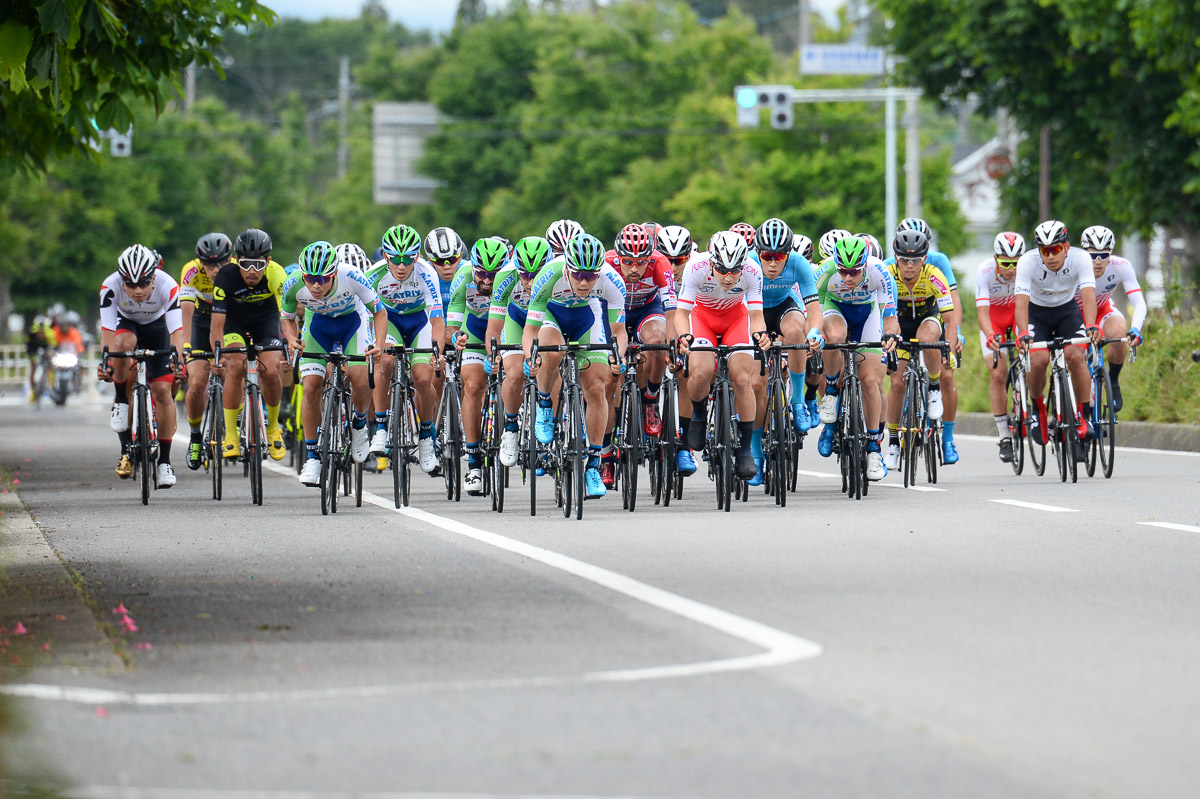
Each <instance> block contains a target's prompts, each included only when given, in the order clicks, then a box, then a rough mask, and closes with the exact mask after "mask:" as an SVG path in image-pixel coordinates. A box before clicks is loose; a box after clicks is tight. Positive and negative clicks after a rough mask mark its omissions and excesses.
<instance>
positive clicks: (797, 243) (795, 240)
mask: <svg viewBox="0 0 1200 799" xmlns="http://www.w3.org/2000/svg"><path fill="white" fill-rule="evenodd" d="M792 250H793V251H795V252H798V253H800V254H801V255H803V256H804V257H805V258H807V259H808V260H810V261H811V260H812V259H813V243H812V239H810V238H809V237H808V236H805V235H804V234H803V233H793V234H792Z"/></svg>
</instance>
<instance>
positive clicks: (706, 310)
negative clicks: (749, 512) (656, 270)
mask: <svg viewBox="0 0 1200 799" xmlns="http://www.w3.org/2000/svg"><path fill="white" fill-rule="evenodd" d="M748 251H749V248H748V247H747V246H746V240H745V239H744V238H742V237H741V236H740V235H738V234H737V233H735V232H733V231H731V230H724V231H721V232H719V233H717V234H715V235H714V236H713V237H712V240H710V241H709V243H708V252H707V257H702V258H700V259H699V260H697V261H696V262H695V263H693V264H692V265H691V266H689V267H688V268H687V272H686V273H685V274H684V276H683V288H682V290H681V291H680V293H679V304H678V307H677V309H676V313H675V335H676V338H677V339H678V341H679V349H680V352H682V353H687V352H688V350H689V348H690V347H691V346H693V345H695V346H716V345H719V344H724V345H726V346H731V347H732V346H738V345H744V344H750V343H751V340H754V341H757V342H758V346H759V347H762V348H766V347H767V346H769V345H770V339H769V338H768V337H767V335H766V323H765V321H764V320H763V310H762V302H763V299H762V285H763V278H762V271H761V270H760V269H759V266H758V264H757V263H755V262H754V261H753V260H752V259H750V258H747V257H746V256H747V253H748ZM716 365H717V360H716V358H715V357H712V358H708V357H703V358H696V359H695V360H692V362H691V368H690V371H691V374H690V375H689V377H688V391H689V392H690V393H691V398H692V421H691V425H690V428H689V430H688V445H689V446H690V447H691V448H692V449H699V450H703V449H704V442H705V439H706V437H707V427H708V393H709V391H710V389H711V388H712V382H713V378H714V377H715V376H716ZM753 370H754V358H753V357H751V355H750V353H749V352H748V351H746V350H740V351H738V352H734V353H731V354H730V356H729V378H730V381H731V382H732V384H733V398H734V407H735V409H736V411H737V417H738V422H737V426H738V445H737V453H736V456H735V459H734V472H735V473H736V474H737V476H738V477H739V478H741V479H742V480H749V479H750V478H752V477H754V476H755V474H757V473H758V468H757V467H756V465H755V463H754V458H753V457H752V456H751V454H750V439H751V437H752V435H753V431H754V412H755V398H754V381H753V376H752V373H753Z"/></svg>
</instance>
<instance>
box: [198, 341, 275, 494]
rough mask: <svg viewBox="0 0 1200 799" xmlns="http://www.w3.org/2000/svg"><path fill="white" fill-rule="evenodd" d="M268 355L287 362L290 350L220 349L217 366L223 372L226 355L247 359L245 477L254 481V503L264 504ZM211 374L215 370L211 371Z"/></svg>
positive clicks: (241, 432)
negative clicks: (262, 378)
mask: <svg viewBox="0 0 1200 799" xmlns="http://www.w3.org/2000/svg"><path fill="white" fill-rule="evenodd" d="M264 352H282V353H284V360H287V346H286V345H284V344H272V345H270V346H265V347H260V346H258V345H255V344H249V345H246V346H244V347H218V348H217V351H216V353H215V354H214V365H215V366H217V367H218V368H220V362H221V356H222V355H231V354H232V355H239V354H240V355H245V356H246V376H245V379H244V380H243V381H242V414H241V422H240V427H239V429H238V440H239V444H240V447H241V451H242V454H241V458H240V459H241V461H242V475H243V476H244V477H249V478H250V501H251V502H253V503H254V504H255V505H262V504H263V472H262V465H263V460H264V459H266V457H267V423H266V419H265V418H264V414H265V410H264V409H265V405H264V404H263V401H262V388H261V386H260V385H259V382H258V368H259V364H258V356H259V355H260V354H261V353H264ZM210 371H211V370H210Z"/></svg>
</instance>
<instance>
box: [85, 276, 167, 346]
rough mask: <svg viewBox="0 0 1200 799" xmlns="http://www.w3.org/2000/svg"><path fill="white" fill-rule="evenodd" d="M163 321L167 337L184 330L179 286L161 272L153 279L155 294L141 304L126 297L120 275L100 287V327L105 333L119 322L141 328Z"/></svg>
mask: <svg viewBox="0 0 1200 799" xmlns="http://www.w3.org/2000/svg"><path fill="white" fill-rule="evenodd" d="M163 317H165V318H166V323H167V332H168V333H174V332H175V331H176V330H179V329H180V328H181V327H183V311H182V310H181V309H180V307H179V284H178V283H176V282H175V278H173V277H171V276H170V275H168V274H167V273H166V272H164V271H163V270H161V269H159V270H158V272H157V273H156V276H155V278H154V290H153V291H151V292H150V296H149V297H147V298H146V299H145V301H144V302H137V301H135V300H134V299H133V298H131V297H130V296H129V295H128V294H126V293H125V281H124V280H123V279H122V278H121V273H120V272H113V273H112V274H111V275H109V276H108V277H107V278H105V279H104V283H103V285H101V286H100V327H102V328H103V329H105V330H113V331H115V330H116V329H117V327H118V325H119V324H120V320H121V319H128V320H129V321H130V322H136V323H138V324H139V325H144V324H146V323H148V322H153V321H154V320H156V319H160V318H163Z"/></svg>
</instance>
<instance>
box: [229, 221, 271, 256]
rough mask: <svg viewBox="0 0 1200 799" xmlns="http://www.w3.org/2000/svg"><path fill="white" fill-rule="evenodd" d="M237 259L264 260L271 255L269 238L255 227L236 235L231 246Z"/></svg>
mask: <svg viewBox="0 0 1200 799" xmlns="http://www.w3.org/2000/svg"><path fill="white" fill-rule="evenodd" d="M233 247H234V249H235V250H237V254H238V258H266V257H267V256H269V255H270V254H271V237H270V236H268V235H267V234H266V233H265V232H263V231H261V230H259V229H258V228H256V227H252V228H248V229H246V230H243V231H242V232H241V233H239V234H238V237H237V241H236V242H235V243H234V245H233Z"/></svg>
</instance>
